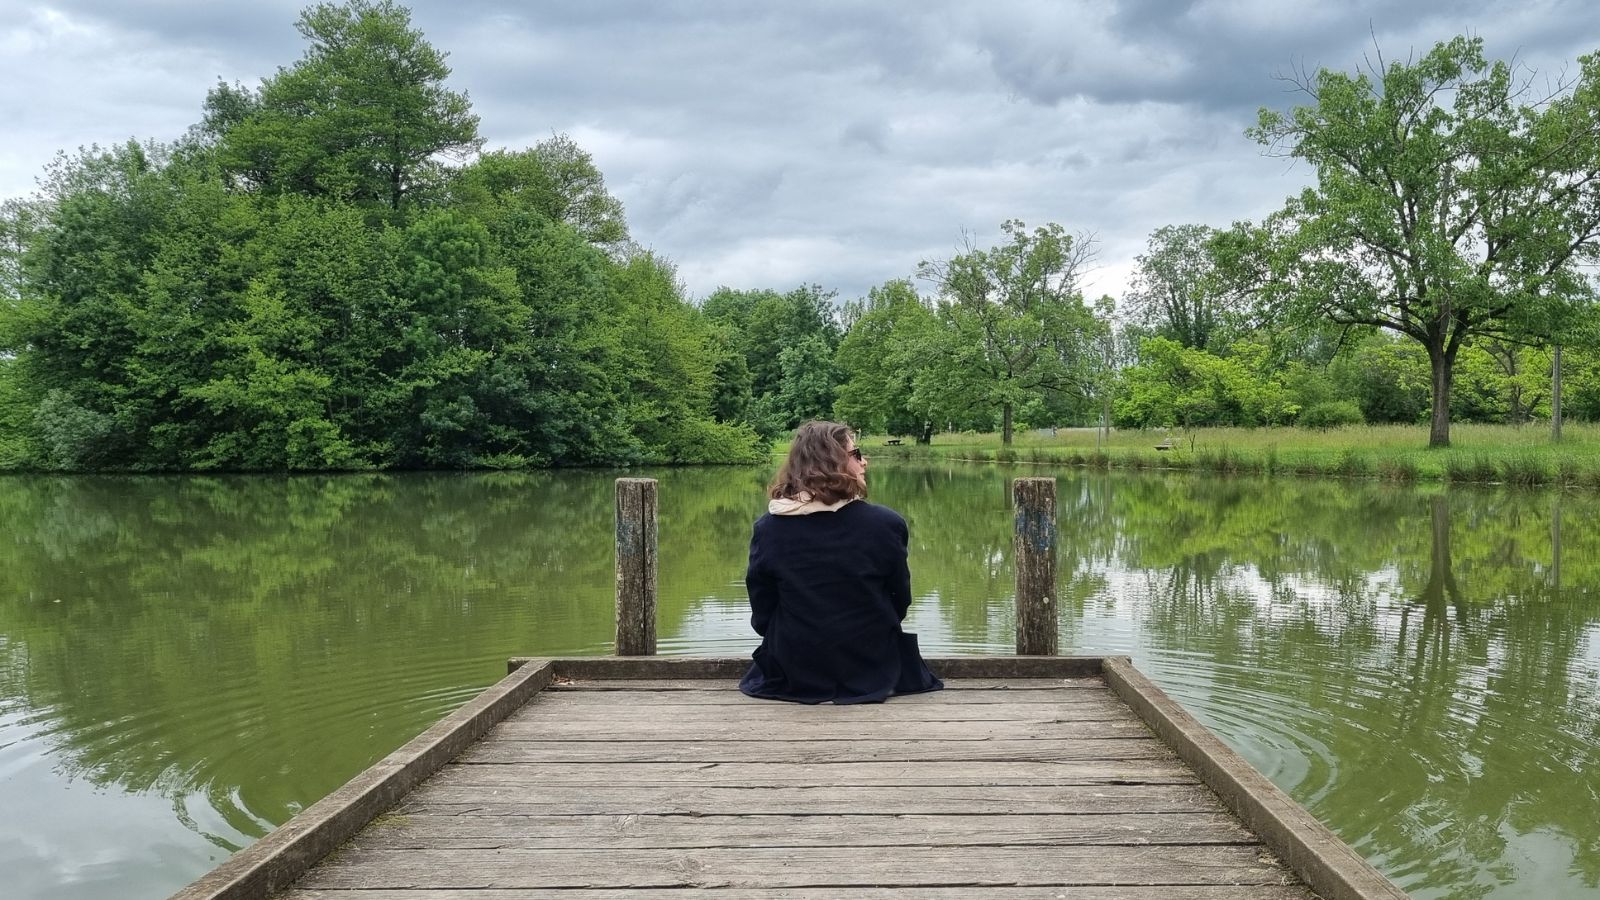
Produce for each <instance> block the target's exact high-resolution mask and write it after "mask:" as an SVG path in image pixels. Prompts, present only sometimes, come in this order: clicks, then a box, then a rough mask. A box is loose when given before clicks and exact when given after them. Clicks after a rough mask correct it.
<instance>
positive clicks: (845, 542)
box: [739, 500, 944, 703]
mask: <svg viewBox="0 0 1600 900" xmlns="http://www.w3.org/2000/svg"><path fill="white" fill-rule="evenodd" d="M906 540H907V533H906V520H905V519H902V518H901V517H900V514H899V513H897V512H895V511H894V510H892V509H889V508H888V507H885V506H875V505H873V504H871V503H867V502H866V501H863V500H857V501H855V502H853V503H847V504H845V505H844V506H842V507H840V508H839V509H837V510H834V511H832V512H814V513H811V514H810V515H804V516H775V515H771V514H768V515H764V516H762V517H761V518H760V519H757V520H756V524H755V530H754V533H753V534H752V535H751V538H750V568H749V570H748V571H747V572H746V574H745V586H746V587H747V588H748V589H749V591H750V624H751V626H752V627H754V628H755V630H756V634H759V635H761V646H759V647H757V648H756V651H755V654H754V657H755V662H754V664H752V665H751V666H750V671H749V672H747V673H746V674H745V676H744V679H743V680H742V681H741V682H739V690H741V691H744V692H745V693H746V694H749V695H750V696H752V697H765V698H769V699H773V700H794V701H797V702H800V703H822V702H825V701H829V700H831V701H833V702H835V703H871V702H876V701H879V700H883V699H885V698H887V697H889V696H890V695H892V694H914V693H919V692H922V691H935V690H938V689H939V688H942V687H944V683H943V682H941V681H940V680H939V679H938V678H936V677H934V674H933V673H932V672H930V671H928V666H927V664H926V663H924V662H923V661H922V654H921V653H920V652H918V650H917V636H916V635H914V634H908V633H906V632H904V631H902V630H901V629H900V621H901V620H902V619H904V618H905V616H906V610H907V609H908V608H909V607H910V606H911V571H910V569H908V568H907V567H906Z"/></svg>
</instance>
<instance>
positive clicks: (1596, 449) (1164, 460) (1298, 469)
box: [775, 422, 1600, 488]
mask: <svg viewBox="0 0 1600 900" xmlns="http://www.w3.org/2000/svg"><path fill="white" fill-rule="evenodd" d="M1562 430H1563V435H1562V437H1563V439H1562V441H1561V443H1559V444H1553V443H1551V441H1550V430H1549V426H1548V425H1544V424H1540V425H1527V426H1523V427H1515V426H1510V425H1470V424H1456V425H1453V426H1452V427H1451V429H1450V438H1451V445H1450V446H1449V447H1448V448H1443V449H1438V450H1433V449H1429V447H1428V429H1427V427H1426V426H1420V425H1357V426H1350V427H1345V428H1335V429H1330V430H1328V431H1311V430H1306V429H1299V428H1203V429H1193V430H1189V431H1178V430H1174V431H1172V432H1170V436H1171V437H1172V439H1173V442H1174V444H1175V446H1174V447H1173V449H1171V450H1164V451H1158V450H1156V449H1155V446H1156V444H1158V443H1160V442H1161V441H1162V440H1163V439H1164V438H1166V437H1168V436H1169V433H1168V432H1163V431H1154V430H1152V431H1113V432H1112V433H1111V434H1110V436H1109V438H1106V439H1102V440H1100V441H1098V442H1097V440H1096V437H1097V435H1096V433H1095V430H1094V429H1092V428H1083V429H1062V430H1060V431H1059V432H1057V433H1056V434H1055V435H1050V434H1048V433H1040V432H1037V431H1026V432H1022V431H1019V432H1017V434H1016V435H1015V440H1013V442H1012V445H1011V446H1010V447H1004V446H1002V444H1001V442H1000V435H999V434H997V433H993V434H980V433H972V432H960V433H954V432H953V433H947V434H938V435H935V436H934V438H933V443H932V444H931V445H928V446H918V445H915V444H911V443H907V444H904V445H901V446H895V447H891V446H888V445H886V444H885V443H884V437H883V436H872V435H866V436H863V437H862V438H861V439H860V444H861V447H862V449H863V450H865V451H866V452H867V453H868V454H869V455H871V456H876V457H879V458H889V459H959V460H972V461H976V462H1014V463H1016V464H1018V465H1019V466H1023V467H1026V466H1038V465H1051V466H1073V467H1078V466H1082V467H1088V468H1095V469H1177V470H1194V471H1208V472H1222V473H1240V474H1261V475H1278V474H1285V475H1332V476H1339V477H1346V478H1378V479H1383V480H1386V481H1395V482H1414V481H1450V482H1472V483H1480V482H1494V483H1507V484H1526V485H1546V484H1555V485H1566V486H1581V487H1589V488H1600V424H1597V423H1587V422H1569V423H1567V424H1566V425H1565V427H1564V428H1563V429H1562ZM787 449H788V448H787V446H786V445H780V446H778V447H777V448H775V452H778V453H782V452H784V451H786V450H787Z"/></svg>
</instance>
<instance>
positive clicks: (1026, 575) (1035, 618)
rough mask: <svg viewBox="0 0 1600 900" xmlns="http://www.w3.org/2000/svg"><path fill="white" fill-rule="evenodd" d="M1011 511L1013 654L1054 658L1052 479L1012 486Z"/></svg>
mask: <svg viewBox="0 0 1600 900" xmlns="http://www.w3.org/2000/svg"><path fill="white" fill-rule="evenodd" d="M1011 498H1012V502H1013V504H1014V506H1015V507H1016V534H1015V536H1014V539H1013V542H1012V549H1013V553H1012V557H1013V559H1012V563H1013V565H1015V566H1016V570H1017V655H1018V656H1054V655H1055V654H1056V480H1055V479H1054V478H1018V479H1016V480H1014V481H1012V482H1011Z"/></svg>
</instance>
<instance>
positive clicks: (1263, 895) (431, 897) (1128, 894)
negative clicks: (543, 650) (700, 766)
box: [284, 884, 1315, 900]
mask: <svg viewBox="0 0 1600 900" xmlns="http://www.w3.org/2000/svg"><path fill="white" fill-rule="evenodd" d="M707 896H709V897H714V898H716V900H908V898H915V900H975V894H974V893H973V889H972V888H970V887H918V888H917V889H915V890H914V891H906V890H901V889H898V888H880V887H829V888H723V889H720V890H718V891H717V892H716V893H715V894H705V893H702V892H700V891H699V890H697V889H695V888H686V889H682V890H662V889H656V888H646V889H642V890H630V889H628V888H610V889H608V888H600V889H584V888H579V889H572V888H565V889H563V888H554V889H548V890H542V889H538V888H490V889H477V888H470V889H466V890H455V889H450V888H446V889H442V890H406V889H393V890H381V889H380V890H373V889H366V890H362V891H360V892H356V891H348V890H324V889H317V890H298V889H297V890H293V891H290V892H289V893H287V894H285V895H284V900H658V898H661V900H677V898H683V900H690V898H691V897H707ZM981 896H982V898H983V900H991V898H992V900H1315V898H1314V895H1312V894H1311V893H1310V892H1309V891H1307V890H1306V889H1305V888H1303V887H1300V886H1297V885H1277V884H1272V885H1269V884H1234V885H1205V884H1180V885H1169V884H1149V885H1119V886H1116V887H1105V886H1087V887H1073V888H1071V890H1070V892H1065V891H1063V889H1062V888H1060V887H1017V886H1012V885H989V886H986V887H984V889H983V894H982V895H981Z"/></svg>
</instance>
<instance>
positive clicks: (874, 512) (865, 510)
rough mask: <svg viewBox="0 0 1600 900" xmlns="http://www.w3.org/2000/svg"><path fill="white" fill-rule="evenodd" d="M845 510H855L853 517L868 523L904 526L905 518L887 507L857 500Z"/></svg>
mask: <svg viewBox="0 0 1600 900" xmlns="http://www.w3.org/2000/svg"><path fill="white" fill-rule="evenodd" d="M845 509H855V510H856V512H855V515H856V516H857V517H858V518H861V519H866V520H869V521H874V522H882V523H884V524H886V525H899V526H901V527H904V526H905V524H906V520H905V517H904V516H901V515H900V514H899V513H897V512H895V511H894V510H892V509H890V508H889V507H887V506H881V505H879V504H877V503H868V502H867V501H865V500H857V501H856V502H854V503H852V504H850V505H849V506H846V507H845Z"/></svg>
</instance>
